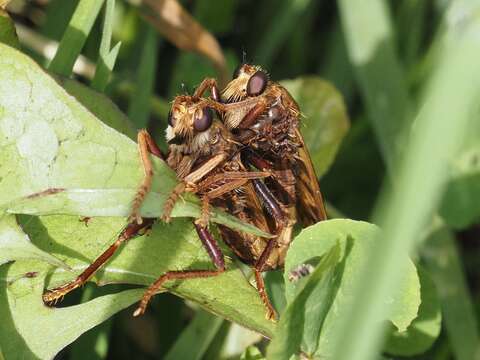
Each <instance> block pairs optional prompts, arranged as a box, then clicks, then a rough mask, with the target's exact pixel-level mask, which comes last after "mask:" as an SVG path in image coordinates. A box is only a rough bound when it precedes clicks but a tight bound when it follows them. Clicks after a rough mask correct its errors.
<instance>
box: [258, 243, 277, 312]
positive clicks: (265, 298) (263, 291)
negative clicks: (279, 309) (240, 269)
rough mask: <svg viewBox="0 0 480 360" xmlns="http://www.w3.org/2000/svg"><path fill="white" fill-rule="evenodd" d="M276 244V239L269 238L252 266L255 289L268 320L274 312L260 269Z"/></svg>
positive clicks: (261, 269)
mask: <svg viewBox="0 0 480 360" xmlns="http://www.w3.org/2000/svg"><path fill="white" fill-rule="evenodd" d="M276 244H277V241H276V239H275V238H274V239H270V240H269V242H268V243H267V246H266V247H265V249H263V252H262V255H260V258H259V259H258V260H257V262H256V263H255V266H254V268H253V270H254V274H255V282H256V283H257V291H258V294H259V295H260V298H261V299H262V302H263V304H264V305H265V307H266V308H267V313H266V315H265V317H266V318H267V319H269V320H275V319H276V313H275V309H274V308H273V305H272V303H271V302H270V299H269V297H268V294H267V291H266V289H265V282H264V280H263V277H262V271H263V268H264V267H265V264H266V262H267V260H268V258H269V257H270V254H271V253H272V251H273V249H274V248H275V246H276Z"/></svg>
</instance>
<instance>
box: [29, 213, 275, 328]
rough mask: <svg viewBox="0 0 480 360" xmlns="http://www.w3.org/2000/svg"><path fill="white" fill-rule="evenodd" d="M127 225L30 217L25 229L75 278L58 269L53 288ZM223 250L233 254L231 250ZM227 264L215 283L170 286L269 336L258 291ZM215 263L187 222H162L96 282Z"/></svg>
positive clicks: (145, 281) (145, 279)
mask: <svg viewBox="0 0 480 360" xmlns="http://www.w3.org/2000/svg"><path fill="white" fill-rule="evenodd" d="M124 225H125V220H124V219H121V218H92V219H90V221H89V222H88V226H85V224H84V223H83V222H81V221H79V218H78V217H66V216H45V217H27V218H26V219H24V225H23V227H24V229H25V231H26V232H27V234H29V236H30V238H31V239H32V241H33V242H34V243H35V244H36V245H37V246H39V247H40V248H41V249H43V250H44V251H46V252H48V253H50V254H52V255H54V256H56V257H58V258H61V259H63V260H64V261H65V263H67V264H68V265H69V266H70V267H71V268H72V269H74V273H72V272H66V271H64V270H62V269H56V270H55V272H54V273H53V275H52V277H51V278H50V279H49V284H48V287H49V288H52V287H55V286H58V285H60V284H63V283H65V282H67V281H69V280H72V279H73V278H74V277H75V275H76V274H79V273H80V272H81V271H82V270H84V269H85V267H86V266H87V265H88V264H90V263H91V262H92V261H93V260H94V259H95V258H96V257H97V256H98V255H100V253H101V252H102V251H104V250H105V249H106V248H107V247H108V246H109V245H110V244H111V243H112V242H113V241H114V239H115V238H116V236H118V234H119V232H120V230H121V229H122V228H123V226H124ZM221 246H223V249H224V250H225V252H226V253H227V254H229V250H228V248H225V246H224V245H223V244H221ZM226 260H227V269H228V270H227V271H226V272H225V273H223V274H221V275H219V276H216V277H214V278H207V279H192V280H186V281H178V282H173V283H172V282H171V283H167V284H166V285H165V286H166V288H167V289H169V291H171V292H172V293H174V294H176V295H179V296H181V297H183V298H185V299H189V300H193V301H195V302H197V303H198V304H199V305H200V306H202V307H203V308H205V309H206V310H208V311H210V312H213V313H215V314H217V315H219V316H222V317H224V318H227V319H229V320H231V321H234V322H237V323H239V324H241V325H243V326H245V327H247V328H250V329H253V330H255V331H258V332H260V333H262V334H265V335H267V336H271V334H272V330H273V328H274V323H272V322H271V321H267V320H266V319H265V308H264V306H263V304H262V302H261V300H260V297H259V296H258V293H257V291H256V289H255V288H254V287H252V286H251V285H250V283H249V282H248V281H247V280H246V278H245V276H244V275H243V273H242V272H241V271H240V270H239V269H238V268H237V266H236V265H235V264H234V263H233V262H231V261H230V260H229V258H227V259H226ZM212 266H213V265H212V264H211V260H210V258H209V256H208V254H207V253H206V251H205V249H204V247H203V246H202V243H201V242H200V240H199V239H198V236H197V233H196V231H195V229H194V227H193V225H192V221H190V220H188V219H178V220H177V221H175V222H174V223H173V224H165V223H162V222H158V223H156V224H155V225H154V226H153V229H152V231H151V232H150V233H149V234H147V235H144V236H140V237H138V238H135V239H133V240H131V241H130V242H128V243H127V244H126V245H125V246H124V247H123V248H122V249H121V250H120V251H119V252H118V255H117V254H116V255H115V256H114V257H113V259H112V260H111V261H109V262H108V263H107V264H106V266H105V267H104V268H103V269H102V270H101V271H100V272H99V273H97V274H96V276H95V277H94V278H93V279H92V281H95V282H97V283H98V284H99V285H105V284H110V283H122V284H124V283H127V284H137V285H150V284H151V283H152V282H153V281H154V280H155V279H157V278H158V277H159V276H160V275H161V274H163V273H164V272H166V271H168V270H180V269H209V268H212Z"/></svg>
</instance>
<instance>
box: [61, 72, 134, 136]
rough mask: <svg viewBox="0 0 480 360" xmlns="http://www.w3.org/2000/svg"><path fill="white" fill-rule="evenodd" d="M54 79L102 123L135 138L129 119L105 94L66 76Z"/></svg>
mask: <svg viewBox="0 0 480 360" xmlns="http://www.w3.org/2000/svg"><path fill="white" fill-rule="evenodd" d="M56 79H57V82H58V83H59V84H60V85H61V86H62V87H63V88H64V89H65V90H66V91H67V92H68V93H69V94H70V95H72V96H74V97H75V98H76V99H77V100H78V101H79V102H80V103H81V104H82V105H83V106H85V107H86V108H87V109H88V110H89V111H90V112H91V113H92V114H93V115H95V116H96V117H97V118H98V119H100V120H102V122H103V123H104V124H106V125H108V126H110V127H112V128H114V129H115V130H117V131H119V132H121V133H122V134H124V135H127V136H128V137H129V138H130V139H134V140H135V139H136V138H137V132H136V131H135V127H134V126H133V124H132V122H131V121H130V119H129V118H128V117H127V116H126V115H125V114H124V113H123V112H121V111H120V109H119V108H118V106H117V105H115V103H114V102H112V100H110V99H109V98H108V97H107V96H105V95H104V94H102V93H99V92H97V91H95V90H92V89H91V88H89V87H88V86H85V85H83V84H82V83H79V82H78V81H75V80H71V79H67V78H56Z"/></svg>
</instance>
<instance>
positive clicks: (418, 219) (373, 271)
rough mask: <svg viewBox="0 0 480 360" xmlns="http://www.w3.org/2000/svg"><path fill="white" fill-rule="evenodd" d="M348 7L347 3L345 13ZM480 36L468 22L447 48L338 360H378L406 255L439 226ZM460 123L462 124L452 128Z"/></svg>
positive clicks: (472, 103) (475, 78) (471, 100)
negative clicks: (436, 218)
mask: <svg viewBox="0 0 480 360" xmlns="http://www.w3.org/2000/svg"><path fill="white" fill-rule="evenodd" d="M346 3H347V2H341V4H343V8H344V9H343V10H344V11H345V9H346ZM350 5H352V3H350ZM363 5H365V4H363ZM350 7H352V6H350ZM364 7H365V6H364ZM357 10H358V11H360V9H357ZM357 15H358V13H357ZM479 28H480V22H479V21H478V19H475V18H473V17H472V18H467V19H465V18H462V28H461V30H460V31H458V30H457V31H456V32H455V34H454V36H452V37H450V38H449V39H448V40H449V41H448V43H446V45H447V48H446V50H448V51H445V52H444V53H443V56H444V58H443V59H442V61H441V62H440V63H439V64H440V65H439V68H438V69H437V71H436V73H435V76H434V78H433V80H432V82H431V83H430V85H431V86H430V87H429V92H428V96H427V100H426V102H425V104H424V106H423V108H422V110H421V111H420V112H419V114H418V116H417V118H416V124H415V132H414V133H413V134H412V137H411V140H410V143H409V145H408V146H407V149H408V150H407V151H406V153H405V157H404V159H403V161H402V163H401V167H400V171H399V177H398V187H397V188H396V192H395V193H393V194H392V197H391V199H390V203H389V204H388V207H387V208H385V209H384V210H385V211H384V214H385V215H384V217H383V218H382V219H381V220H382V221H381V223H382V224H383V225H384V229H385V233H384V239H386V241H381V242H379V244H377V246H376V247H375V248H372V249H371V258H370V261H369V266H368V268H365V269H364V270H363V271H362V273H361V274H362V279H363V281H361V282H359V284H358V285H359V286H358V287H357V291H356V292H355V294H354V295H353V298H354V299H355V301H354V304H353V306H352V308H351V311H350V314H349V316H347V317H346V318H345V320H346V319H348V321H344V322H343V326H342V328H343V329H342V331H341V332H340V334H341V336H340V338H343V339H349V341H348V342H346V343H343V344H342V346H337V347H336V353H335V356H333V358H335V359H339V360H343V359H353V358H355V359H359V360H363V359H371V358H373V357H374V355H375V354H376V353H378V349H379V347H380V345H381V341H380V340H381V335H382V324H381V322H380V321H379V320H380V319H381V318H383V317H384V313H385V312H386V308H385V307H384V306H382V304H381V299H382V298H383V296H384V295H385V294H386V293H387V292H388V291H390V290H391V288H392V286H393V285H394V284H395V283H396V282H397V280H398V279H399V277H400V276H401V273H402V271H403V269H402V268H401V267H399V261H398V254H402V253H405V252H408V251H410V250H411V249H412V248H413V247H414V245H415V241H417V240H419V236H420V235H419V234H421V231H422V229H423V228H424V226H425V224H426V223H427V222H428V221H429V220H430V219H431V217H432V215H433V212H434V210H435V207H436V205H437V203H438V201H439V197H440V195H441V194H442V192H443V189H444V185H445V182H446V180H447V176H448V162H447V161H446V159H449V155H450V154H453V153H455V151H456V150H457V148H458V146H459V144H460V142H461V141H462V138H463V137H464V136H465V134H466V132H467V127H468V124H469V121H470V116H471V114H472V112H471V111H472V110H473V109H476V104H477V103H478V92H479V89H480V74H479V73H478V72H476V71H475V69H476V68H477V61H476V59H478V57H479V56H480V47H479V44H478V41H477V36H476V34H477V33H478V30H479ZM357 50H359V52H358V53H357V54H356V60H358V59H361V60H368V56H370V55H373V54H372V53H370V52H364V51H363V50H364V49H357ZM354 60H355V57H354ZM377 71H378V69H377ZM453 118H454V119H455V122H453V121H451V119H453ZM378 269H382V271H378ZM365 329H368V331H365ZM338 345H339V344H338Z"/></svg>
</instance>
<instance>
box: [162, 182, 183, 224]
mask: <svg viewBox="0 0 480 360" xmlns="http://www.w3.org/2000/svg"><path fill="white" fill-rule="evenodd" d="M186 188H187V184H185V182H183V181H182V182H179V183H178V184H177V185H176V186H175V187H174V188H173V191H172V192H171V193H170V195H169V196H168V198H167V200H165V204H164V205H163V214H162V216H161V219H162V221H164V222H167V223H168V222H170V215H171V214H172V210H173V208H174V207H175V204H176V203H177V200H178V198H179V197H180V195H182V193H183V192H185V191H186Z"/></svg>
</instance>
